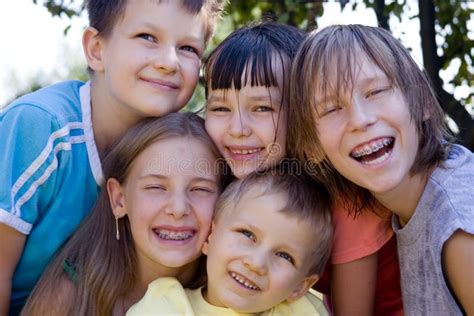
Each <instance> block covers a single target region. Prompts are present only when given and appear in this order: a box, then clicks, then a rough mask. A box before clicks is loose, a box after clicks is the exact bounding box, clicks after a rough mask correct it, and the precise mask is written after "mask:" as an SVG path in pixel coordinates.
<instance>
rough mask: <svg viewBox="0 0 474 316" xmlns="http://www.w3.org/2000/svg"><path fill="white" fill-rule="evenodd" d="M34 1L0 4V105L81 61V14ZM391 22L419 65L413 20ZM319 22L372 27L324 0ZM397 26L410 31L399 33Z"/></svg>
mask: <svg viewBox="0 0 474 316" xmlns="http://www.w3.org/2000/svg"><path fill="white" fill-rule="evenodd" d="M38 3H39V4H36V5H35V4H34V3H33V1H32V0H14V1H12V0H9V1H8V0H7V1H5V0H4V1H1V2H0V38H1V39H2V49H0V106H1V105H3V104H5V103H6V102H7V100H10V99H11V98H12V97H13V96H14V95H16V93H17V91H19V90H21V89H22V88H24V87H27V86H29V83H30V82H31V81H32V80H34V79H38V80H39V81H40V82H41V83H43V84H50V83H52V82H56V81H61V80H64V79H67V69H69V68H70V66H71V65H72V64H78V63H80V64H84V65H85V59H84V57H83V54H82V47H81V36H82V31H83V29H84V28H85V27H86V26H87V17H86V15H85V14H84V15H83V16H81V17H75V18H73V19H72V20H70V19H68V18H59V17H55V18H53V17H51V15H50V13H49V12H48V11H47V10H46V8H45V7H44V6H43V5H41V3H42V1H41V0H40V1H38ZM408 3H409V4H411V7H412V11H413V10H417V8H416V7H417V6H416V0H408ZM412 13H413V14H414V13H416V12H415V11H413V12H412ZM412 13H410V14H412ZM392 20H394V19H392ZM391 22H393V23H394V24H391V27H392V30H393V32H394V35H395V36H397V37H400V38H401V39H402V41H403V43H404V44H405V45H406V46H407V47H411V48H412V49H413V52H412V55H413V57H414V58H415V59H416V60H417V61H418V62H419V63H420V64H421V61H422V57H421V52H420V48H419V43H420V40H419V25H418V23H417V21H416V20H414V19H411V20H410V19H409V18H408V17H405V18H404V20H403V21H402V25H403V27H400V23H399V22H397V21H391ZM318 23H319V26H321V27H322V26H326V25H329V24H333V23H361V24H368V25H376V17H375V14H374V13H373V11H372V10H363V9H359V10H357V11H352V10H351V9H350V8H349V6H347V7H346V9H345V10H344V12H342V13H341V12H340V5H339V4H338V3H337V2H336V1H329V2H328V3H326V4H325V12H324V15H323V17H322V18H320V19H319V20H318ZM69 24H71V29H70V30H69V32H68V34H67V35H66V36H65V35H64V33H63V31H64V29H65V28H66V27H67V26H68V25H69ZM400 30H409V32H407V33H406V34H401V32H400Z"/></svg>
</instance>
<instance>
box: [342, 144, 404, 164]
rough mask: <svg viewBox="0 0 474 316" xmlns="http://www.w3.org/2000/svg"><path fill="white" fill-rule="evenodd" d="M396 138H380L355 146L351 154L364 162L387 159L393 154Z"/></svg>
mask: <svg viewBox="0 0 474 316" xmlns="http://www.w3.org/2000/svg"><path fill="white" fill-rule="evenodd" d="M394 141H395V139H394V138H393V137H384V138H379V139H377V140H375V141H372V142H370V143H367V144H364V145H363V146H360V147H357V148H355V149H354V150H353V151H352V152H351V154H350V156H351V157H352V158H354V159H356V160H357V161H359V162H362V163H364V164H369V165H370V164H377V163H380V162H383V161H385V160H386V159H387V158H388V157H389V156H390V154H391V152H392V148H393V144H394Z"/></svg>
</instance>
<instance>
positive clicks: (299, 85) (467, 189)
mask: <svg viewBox="0 0 474 316" xmlns="http://www.w3.org/2000/svg"><path fill="white" fill-rule="evenodd" d="M292 80H293V81H292V90H291V91H292V102H294V103H295V104H300V105H301V106H300V107H295V108H294V109H293V112H290V113H292V115H291V117H290V124H293V125H297V126H301V127H302V128H304V130H305V135H306V136H305V137H300V136H302V135H301V132H300V130H296V129H295V130H291V131H290V133H292V134H293V139H294V140H297V139H299V140H300V141H299V142H296V143H295V145H296V146H295V147H294V151H295V153H296V154H297V155H298V156H299V157H306V158H308V159H314V160H316V161H325V163H326V164H328V165H330V166H331V167H332V168H333V169H334V170H337V172H338V173H339V174H340V176H342V177H344V178H346V179H347V180H349V181H351V182H349V181H347V180H344V178H342V177H339V176H338V175H335V176H332V177H328V179H327V180H328V183H329V184H331V185H332V183H334V182H335V183H339V185H338V186H337V188H338V189H339V192H340V193H341V194H344V192H356V193H358V194H357V195H356V196H355V197H356V198H355V201H357V202H359V205H360V203H366V204H367V203H374V202H376V203H381V204H383V205H384V206H385V207H386V208H387V209H389V210H391V211H392V212H393V214H394V216H393V218H392V225H393V228H394V230H395V232H396V233H397V241H398V254H399V258H400V267H401V284H402V292H403V304H404V308H405V310H406V312H407V314H409V315H461V314H463V313H465V314H468V315H471V314H474V296H473V293H474V272H473V270H472V266H473V265H472V264H473V262H474V255H473V254H474V216H473V215H474V211H473V207H472V198H471V196H472V193H471V186H472V183H473V182H474V181H473V180H474V156H473V155H472V153H471V152H470V151H469V150H467V149H466V148H464V147H462V146H459V145H451V144H450V143H449V142H448V140H447V138H446V127H445V123H444V114H443V112H442V110H441V108H440V106H439V104H438V102H437V101H436V96H435V95H434V94H433V91H432V90H431V88H430V85H429V83H428V80H427V78H426V77H425V75H424V74H423V72H422V71H421V70H420V69H419V68H418V66H417V64H416V63H415V62H414V61H413V59H412V58H411V57H410V54H409V52H408V51H407V50H406V49H405V48H404V47H403V46H402V45H401V44H400V43H399V42H398V41H397V40H396V39H395V38H394V37H393V36H392V35H390V34H389V33H388V32H386V31H384V30H383V29H381V28H374V27H368V26H361V25H348V26H341V25H338V26H332V27H328V28H326V29H324V30H321V31H319V32H317V33H312V34H311V35H310V36H309V37H308V38H307V40H306V41H305V42H304V44H303V45H302V47H301V49H300V51H299V53H298V55H297V57H296V60H295V63H294V68H293V70H292ZM293 114H294V115H293ZM356 206H357V205H356Z"/></svg>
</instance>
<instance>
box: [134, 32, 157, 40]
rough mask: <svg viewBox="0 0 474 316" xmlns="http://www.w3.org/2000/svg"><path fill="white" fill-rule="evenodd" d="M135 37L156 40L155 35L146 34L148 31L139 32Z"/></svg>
mask: <svg viewBox="0 0 474 316" xmlns="http://www.w3.org/2000/svg"><path fill="white" fill-rule="evenodd" d="M137 37H138V38H142V39H144V40H145V41H149V42H156V39H155V37H154V36H153V35H150V34H148V33H140V34H138V35H137Z"/></svg>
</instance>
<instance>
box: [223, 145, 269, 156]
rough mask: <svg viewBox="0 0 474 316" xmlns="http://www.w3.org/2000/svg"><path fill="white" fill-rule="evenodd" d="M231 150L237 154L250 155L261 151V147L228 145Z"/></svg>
mask: <svg viewBox="0 0 474 316" xmlns="http://www.w3.org/2000/svg"><path fill="white" fill-rule="evenodd" d="M228 148H229V151H230V152H231V153H233V154H235V155H250V154H255V153H257V152H259V151H261V150H262V149H261V148H255V149H235V148H231V147H228Z"/></svg>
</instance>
